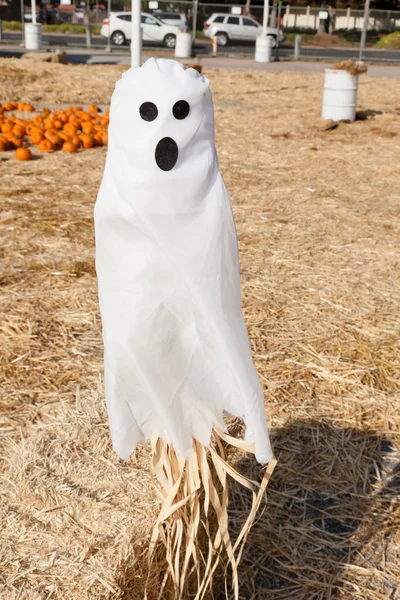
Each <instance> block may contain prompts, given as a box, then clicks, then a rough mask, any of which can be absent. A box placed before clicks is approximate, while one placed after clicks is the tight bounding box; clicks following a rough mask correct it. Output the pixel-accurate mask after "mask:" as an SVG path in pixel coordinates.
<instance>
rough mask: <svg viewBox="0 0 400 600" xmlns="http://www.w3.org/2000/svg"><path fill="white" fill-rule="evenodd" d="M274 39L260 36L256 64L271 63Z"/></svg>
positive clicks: (257, 40)
mask: <svg viewBox="0 0 400 600" xmlns="http://www.w3.org/2000/svg"><path fill="white" fill-rule="evenodd" d="M271 48H272V37H271V36H269V35H267V36H264V35H260V36H258V37H257V38H256V56H255V60H256V62H270V61H271Z"/></svg>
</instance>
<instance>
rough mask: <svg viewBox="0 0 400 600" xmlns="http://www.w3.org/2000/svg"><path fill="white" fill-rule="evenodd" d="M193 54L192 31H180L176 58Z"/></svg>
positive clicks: (176, 46) (176, 45) (177, 37)
mask: <svg viewBox="0 0 400 600" xmlns="http://www.w3.org/2000/svg"><path fill="white" fill-rule="evenodd" d="M191 55H192V36H191V35H190V33H178V34H177V35H176V44H175V56H176V58H189V57H190V56H191Z"/></svg>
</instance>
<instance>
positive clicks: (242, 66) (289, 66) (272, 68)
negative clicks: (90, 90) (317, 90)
mask: <svg viewBox="0 0 400 600" xmlns="http://www.w3.org/2000/svg"><path fill="white" fill-rule="evenodd" d="M66 50H67V54H68V62H69V63H74V64H91V65H96V64H97V65H99V64H100V65H102V64H120V65H127V66H128V65H129V64H130V54H129V52H127V51H126V50H125V51H117V50H116V51H114V52H111V53H110V52H106V51H105V49H104V48H103V49H100V48H91V49H88V48H67V49H66ZM24 52H25V51H24V50H23V49H22V48H19V47H18V46H16V45H9V46H6V45H4V44H3V45H0V57H20V56H22V54H24ZM149 56H168V57H170V58H173V53H172V52H165V51H164V50H161V51H158V52H157V51H155V50H150V51H149V50H147V51H143V52H142V62H144V61H145V60H147V58H149ZM190 62H197V63H199V64H200V65H202V66H203V67H205V68H206V69H207V68H212V69H231V70H234V71H269V72H271V73H279V72H281V71H290V72H295V73H323V72H324V70H325V69H326V68H328V67H331V66H332V63H327V62H324V61H316V60H290V59H283V60H281V61H280V62H274V61H273V62H270V63H256V62H255V60H254V57H253V56H250V57H249V56H248V57H245V56H238V55H236V56H218V57H215V58H214V57H212V56H204V55H203V56H198V57H197V58H195V59H191V60H190ZM368 77H394V78H397V79H399V78H400V63H398V64H396V65H393V64H387V63H375V64H372V65H369V66H368Z"/></svg>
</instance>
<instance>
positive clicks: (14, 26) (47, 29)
mask: <svg viewBox="0 0 400 600" xmlns="http://www.w3.org/2000/svg"><path fill="white" fill-rule="evenodd" d="M100 29H101V26H100V25H92V33H93V34H98V33H100ZM21 30H22V25H21V23H19V21H3V31H21ZM42 32H43V33H75V34H79V33H82V34H84V33H85V32H86V29H85V27H84V25H70V24H69V23H63V24H62V25H43V26H42Z"/></svg>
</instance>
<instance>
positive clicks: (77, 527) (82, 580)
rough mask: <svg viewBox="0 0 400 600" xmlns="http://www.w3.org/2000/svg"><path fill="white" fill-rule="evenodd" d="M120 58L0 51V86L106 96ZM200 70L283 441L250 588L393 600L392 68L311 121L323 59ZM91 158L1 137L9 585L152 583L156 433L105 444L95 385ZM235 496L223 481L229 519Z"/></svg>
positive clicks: (1, 589) (397, 126)
mask: <svg viewBox="0 0 400 600" xmlns="http://www.w3.org/2000/svg"><path fill="white" fill-rule="evenodd" d="M122 70H123V69H122V68H121V67H112V66H110V67H104V66H96V67H94V66H93V67H85V66H80V67H70V66H68V67H65V66H62V65H52V64H46V65H39V66H38V65H35V66H34V65H31V64H29V65H26V63H24V61H17V60H2V61H0V94H1V95H2V98H1V99H5V98H7V99H14V98H15V99H19V98H22V99H24V100H26V101H28V100H31V101H33V102H41V103H54V102H71V103H85V102H89V101H93V102H96V103H108V101H109V97H110V93H111V91H112V88H113V86H114V82H115V81H116V79H117V78H118V77H119V75H120V74H121V72H122ZM209 76H210V78H211V81H212V89H213V92H214V100H215V103H216V129H217V132H216V133H217V135H216V139H217V148H218V152H219V156H220V162H221V168H222V171H223V174H224V177H225V180H226V183H227V186H228V189H229V191H230V193H231V197H232V202H233V206H234V211H235V216H236V222H237V227H238V235H239V242H240V253H241V265H242V282H243V299H244V308H245V314H246V320H247V324H248V327H249V331H250V336H251V340H252V345H253V351H254V358H255V362H256V365H257V368H258V371H259V373H260V375H261V378H262V381H263V383H264V386H265V392H266V406H267V410H268V415H269V420H270V424H271V428H272V433H273V438H274V440H275V452H276V455H277V457H278V460H279V464H278V467H277V468H276V470H275V472H274V475H273V479H272V484H271V486H270V488H269V493H268V500H269V503H268V505H267V509H266V511H265V512H264V513H263V515H262V516H260V518H259V520H258V523H257V525H256V526H255V528H254V530H253V533H252V534H251V536H250V539H249V544H248V546H247V550H246V552H245V555H244V559H243V565H242V570H241V584H242V587H241V598H242V599H247V600H250V599H257V600H264V599H266V598H268V600H278V599H279V600H283V599H285V600H314V599H318V600H325V599H326V600H329V599H333V598H342V599H346V600H350V599H351V600H353V599H359V600H361V599H362V600H384V599H385V600H395V599H396V598H398V597H399V593H400V586H399V581H400V550H399V548H400V535H399V525H400V506H399V497H398V493H399V487H400V483H399V470H400V468H399V453H398V451H399V422H400V418H399V415H400V411H399V379H400V378H399V375H400V351H399V324H400V318H399V304H400V303H399V300H400V285H399V284H400V282H399V258H398V257H399V246H400V242H399V240H400V237H399V228H400V227H399V214H400V200H399V189H400V177H399V171H398V157H399V141H400V137H399V136H400V81H398V80H395V79H391V80H384V79H376V80H374V79H370V78H368V77H366V76H363V77H362V78H361V82H360V92H359V106H360V108H363V109H374V110H380V111H382V113H383V114H381V115H376V116H375V117H374V118H371V119H368V120H366V121H357V122H356V123H354V124H352V125H344V124H343V125H340V126H339V127H338V128H337V129H335V130H333V131H329V132H323V131H322V128H321V122H320V105H321V93H322V76H321V75H297V74H285V73H281V74H278V75H275V74H267V73H252V74H250V73H247V74H246V73H232V72H224V71H220V72H216V71H215V72H213V71H211V72H209ZM1 99H0V100H1ZM104 157H105V150H104V149H94V150H88V151H86V152H84V153H79V154H77V155H71V156H66V155H62V154H61V153H56V154H53V155H47V156H43V157H41V158H40V160H36V161H32V162H31V163H17V161H15V159H14V158H13V157H12V154H9V153H4V154H2V155H1V157H0V158H1V162H0V169H1V180H0V181H1V184H0V199H1V203H2V206H3V213H2V218H1V239H2V242H3V243H2V248H1V252H2V262H3V269H2V280H1V284H2V308H3V311H4V316H3V318H2V321H1V334H2V339H3V342H4V344H3V345H4V349H5V350H4V358H5V360H4V368H3V371H2V399H1V406H0V410H1V414H0V419H1V420H0V435H1V437H0V443H1V462H2V465H1V474H0V481H1V484H0V486H1V487H0V495H1V508H0V510H1V519H2V521H1V523H2V533H1V537H0V565H1V571H0V598H1V599H2V600H3V599H4V600H17V598H18V599H20V600H22V599H24V600H25V599H26V600H39V599H40V600H45V599H46V600H50V599H51V600H56V599H57V600H61V599H62V600H85V599H90V600H95V599H96V600H97V599H99V600H100V599H104V600H105V599H107V600H117V599H122V598H123V599H125V600H128V599H129V600H142V598H143V582H144V578H145V575H146V571H145V566H144V562H143V559H142V554H143V552H144V550H145V549H146V545H147V542H148V536H149V533H150V530H151V525H152V522H153V520H154V516H155V514H156V512H157V498H156V494H155V490H154V487H153V482H152V479H151V477H150V475H149V453H148V451H147V449H144V448H141V449H139V450H138V452H137V455H136V456H135V457H132V459H131V460H130V462H129V463H126V464H125V463H123V462H122V461H120V460H118V458H117V457H116V456H115V454H114V453H113V452H112V450H111V448H110V441H109V436H108V426H107V420H106V414H105V410H104V404H103V392H102V387H101V372H102V365H101V361H102V347H101V334H100V320H99V314H98V306H97V297H96V280H95V274H94V268H93V227H92V210H93V204H94V200H95V196H96V192H97V189H98V186H99V182H100V179H101V174H102V168H103V163H104ZM240 467H241V468H242V469H245V470H246V472H247V473H250V474H252V472H253V471H257V470H258V468H257V465H254V464H252V463H249V461H248V460H246V459H243V461H242V465H240ZM248 501H249V500H248V498H247V497H246V496H244V495H243V493H242V492H239V490H236V488H233V489H232V509H231V516H232V528H233V530H235V529H238V528H239V527H240V524H241V523H242V522H243V519H244V516H245V513H246V510H247V508H248ZM218 590H219V587H218V585H216V598H218V600H220V598H221V597H222V596H221V595H220V592H219V591H218Z"/></svg>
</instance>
